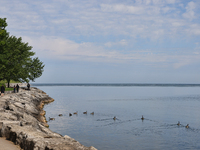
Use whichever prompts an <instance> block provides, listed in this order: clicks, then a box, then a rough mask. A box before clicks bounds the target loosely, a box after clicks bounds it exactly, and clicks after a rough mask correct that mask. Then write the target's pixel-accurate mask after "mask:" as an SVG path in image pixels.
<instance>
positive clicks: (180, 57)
mask: <svg viewBox="0 0 200 150" xmlns="http://www.w3.org/2000/svg"><path fill="white" fill-rule="evenodd" d="M0 3H1V4H0V18H7V23H8V27H7V31H8V32H10V35H14V36H17V37H22V40H23V41H24V42H28V43H29V45H30V46H33V49H32V51H34V52H36V55H35V56H36V57H39V59H40V60H41V61H42V62H44V64H45V68H44V73H43V75H42V76H41V77H40V78H38V79H36V83H200V1H199V0H192V1H191V0H34V1H30V0H0Z"/></svg>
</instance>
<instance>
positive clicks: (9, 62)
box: [0, 18, 44, 87]
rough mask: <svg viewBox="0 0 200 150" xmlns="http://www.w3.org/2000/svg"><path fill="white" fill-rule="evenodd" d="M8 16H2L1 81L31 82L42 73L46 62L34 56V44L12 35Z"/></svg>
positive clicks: (0, 43) (0, 44) (0, 38)
mask: <svg viewBox="0 0 200 150" xmlns="http://www.w3.org/2000/svg"><path fill="white" fill-rule="evenodd" d="M6 27H7V23H6V18H0V81H1V80H6V81H7V83H8V87H9V86H10V81H11V80H14V81H18V82H27V83H28V82H30V81H34V80H35V79H36V78H38V77H40V76H41V75H42V72H43V71H44V70H43V68H44V64H43V62H41V61H40V60H39V59H38V57H35V58H34V57H33V56H34V55H35V53H34V52H32V51H31V49H32V46H29V45H28V43H24V42H22V38H21V37H19V38H17V37H15V36H13V35H12V36H10V35H9V32H7V30H6Z"/></svg>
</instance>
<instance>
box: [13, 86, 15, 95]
mask: <svg viewBox="0 0 200 150" xmlns="http://www.w3.org/2000/svg"><path fill="white" fill-rule="evenodd" d="M13 88H14V93H15V90H16V86H15V85H14V87H13Z"/></svg>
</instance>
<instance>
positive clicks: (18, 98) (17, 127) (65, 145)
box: [0, 87, 96, 150]
mask: <svg viewBox="0 0 200 150" xmlns="http://www.w3.org/2000/svg"><path fill="white" fill-rule="evenodd" d="M52 101H54V100H53V99H52V98H51V97H49V96H48V95H47V94H46V93H45V92H43V91H41V90H39V89H37V88H33V87H32V88H31V90H30V91H28V90H23V89H21V90H20V92H19V93H12V94H6V95H4V96H3V97H0V136H1V137H6V139H7V140H10V141H12V142H14V143H15V144H16V145H19V146H20V147H21V149H23V150H96V148H94V147H92V146H91V147H86V146H84V145H82V144H80V143H79V142H78V141H76V140H74V139H73V138H71V137H69V136H67V135H66V136H64V137H63V136H62V135H60V134H58V133H55V132H52V131H51V130H50V129H49V128H47V126H48V124H47V123H46V119H45V116H44V115H45V111H44V110H43V106H44V104H45V103H50V102H52Z"/></svg>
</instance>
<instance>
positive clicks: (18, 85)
mask: <svg viewBox="0 0 200 150" xmlns="http://www.w3.org/2000/svg"><path fill="white" fill-rule="evenodd" d="M16 88H17V93H18V92H19V85H18V84H17V86H16Z"/></svg>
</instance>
